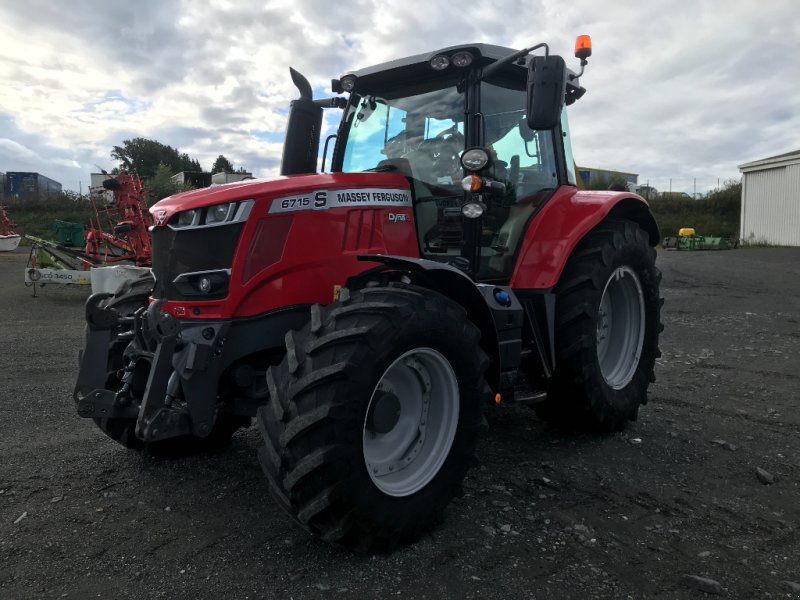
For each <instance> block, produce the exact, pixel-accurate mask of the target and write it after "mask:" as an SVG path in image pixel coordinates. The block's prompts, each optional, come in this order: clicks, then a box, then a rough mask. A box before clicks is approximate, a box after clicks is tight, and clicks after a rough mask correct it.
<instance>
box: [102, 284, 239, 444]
mask: <svg viewBox="0 0 800 600" xmlns="http://www.w3.org/2000/svg"><path fill="white" fill-rule="evenodd" d="M151 289H152V279H148V278H145V279H142V280H137V281H135V282H134V283H133V284H126V285H125V286H124V287H123V288H121V289H120V290H119V291H118V292H117V294H116V295H115V296H114V297H113V298H110V299H109V300H108V301H107V303H106V306H107V307H108V308H114V309H116V310H117V312H119V314H120V315H121V316H130V315H132V314H133V313H135V312H136V311H137V310H138V309H139V308H144V307H147V301H148V298H149V297H150V292H151ZM119 333H124V331H122V330H116V331H113V332H112V339H111V342H110V344H109V348H108V363H107V366H106V389H108V390H114V391H117V390H119V388H120V387H121V385H122V382H121V381H120V378H119V371H120V370H121V369H122V368H123V367H124V366H125V356H124V353H125V349H126V348H127V346H128V340H127V339H118V338H117V334H119ZM93 420H94V422H95V423H96V424H97V426H98V427H99V428H100V430H101V431H102V432H103V433H105V434H106V435H107V436H108V437H110V438H111V439H112V440H114V441H115V442H117V443H119V444H122V445H123V446H125V447H126V448H128V449H131V450H137V451H140V452H144V451H146V452H148V453H150V454H152V455H154V456H163V457H177V456H188V455H191V454H203V453H213V452H220V451H222V450H223V449H225V448H226V447H227V445H228V444H229V443H230V440H231V438H232V437H233V434H234V433H236V431H237V430H239V429H240V428H242V427H248V426H249V425H250V422H251V420H250V418H249V417H237V416H231V415H222V416H220V417H219V418H218V419H217V421H216V422H215V423H214V427H213V428H212V430H211V433H210V434H209V435H208V436H207V437H204V438H200V437H196V436H192V435H185V436H180V437H176V438H171V439H166V440H161V441H158V442H152V443H149V444H147V443H145V442H143V441H142V440H140V439H139V438H138V437H136V433H135V432H136V419H123V418H113V419H109V418H105V419H93Z"/></svg>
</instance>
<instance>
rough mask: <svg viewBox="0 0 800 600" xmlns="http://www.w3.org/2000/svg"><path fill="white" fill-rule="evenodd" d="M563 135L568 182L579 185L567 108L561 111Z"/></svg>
mask: <svg viewBox="0 0 800 600" xmlns="http://www.w3.org/2000/svg"><path fill="white" fill-rule="evenodd" d="M561 135H562V137H563V138H564V160H565V161H566V163H567V181H568V182H569V183H571V184H572V185H577V184H576V181H577V179H576V178H575V159H574V158H573V157H572V141H571V138H570V135H569V119H567V108H566V107H564V108H562V109H561Z"/></svg>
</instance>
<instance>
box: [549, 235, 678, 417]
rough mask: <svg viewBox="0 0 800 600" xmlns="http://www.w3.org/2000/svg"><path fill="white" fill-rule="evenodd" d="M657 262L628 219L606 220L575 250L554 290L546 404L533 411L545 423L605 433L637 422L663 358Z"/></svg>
mask: <svg viewBox="0 0 800 600" xmlns="http://www.w3.org/2000/svg"><path fill="white" fill-rule="evenodd" d="M655 257H656V252H655V249H654V248H652V247H651V246H650V244H649V238H648V236H647V234H646V233H645V232H644V231H643V230H642V229H640V228H639V226H638V225H637V224H636V223H634V222H632V221H627V220H624V221H623V220H620V221H615V220H608V221H604V222H603V223H601V224H600V225H599V226H598V227H596V228H595V229H594V230H592V231H591V232H589V233H588V234H587V235H586V237H585V238H584V239H583V240H582V241H581V242H580V243H579V244H578V246H577V247H576V248H575V250H574V251H573V253H572V255H571V256H570V258H569V260H568V261H567V264H566V266H565V267H564V271H563V273H562V276H561V278H560V280H559V282H558V284H557V285H556V287H555V293H556V317H555V351H556V367H555V371H554V373H553V377H552V378H551V379H550V380H549V381H548V388H547V399H546V400H545V401H544V402H542V403H539V404H536V405H534V409H535V410H536V412H537V414H538V415H539V416H540V417H542V418H544V419H545V420H548V421H552V422H555V423H556V424H558V425H561V426H566V427H571V428H577V429H583V430H591V431H602V432H611V431H619V430H621V429H622V428H624V427H625V425H626V424H627V422H628V421H632V420H636V417H637V415H638V411H639V405H641V404H646V403H647V388H648V386H649V384H650V383H651V382H654V381H655V374H654V371H653V369H654V366H655V361H656V358H658V357H659V356H661V352H660V351H659V348H658V336H659V333H660V332H661V331H662V330H663V328H664V327H663V325H662V324H661V305H662V304H663V299H662V298H661V296H660V293H659V284H660V282H661V272H660V271H659V270H658V269H657V268H656V266H655Z"/></svg>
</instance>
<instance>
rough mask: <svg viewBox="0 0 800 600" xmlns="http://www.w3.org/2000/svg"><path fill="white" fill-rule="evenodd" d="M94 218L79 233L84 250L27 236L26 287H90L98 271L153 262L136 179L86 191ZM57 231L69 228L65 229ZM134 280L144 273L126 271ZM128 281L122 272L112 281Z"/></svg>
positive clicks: (117, 179) (111, 180)
mask: <svg viewBox="0 0 800 600" xmlns="http://www.w3.org/2000/svg"><path fill="white" fill-rule="evenodd" d="M89 199H90V201H91V203H92V210H93V217H92V219H91V221H90V226H89V229H88V230H86V232H85V234H84V233H83V227H82V226H79V227H80V233H81V243H83V244H84V245H83V247H75V246H68V245H66V244H59V243H55V242H51V241H49V240H44V239H41V238H37V237H33V236H26V237H27V238H28V239H29V240H30V241H31V242H32V243H31V252H30V256H29V258H28V264H27V266H26V267H25V284H26V285H30V286H33V293H34V296H35V295H36V286H37V285H40V286H41V285H46V284H49V283H60V284H76V285H90V284H91V283H92V277H95V278H97V277H98V276H102V277H106V278H108V277H109V274H108V273H103V274H102V275H98V271H97V268H98V267H106V266H109V265H114V264H120V265H123V264H124V265H132V266H135V267H149V266H150V264H151V262H152V249H151V246H150V233H149V231H148V228H149V227H150V226H151V225H152V219H151V217H150V214H149V213H148V212H147V204H146V203H145V192H144V190H143V188H142V181H141V179H140V178H139V177H138V176H137V175H135V174H130V173H125V172H123V173H120V174H119V175H115V176H109V177H108V179H106V180H105V181H103V187H102V188H90V190H89ZM62 225H70V224H68V223H64V224H62ZM129 270H132V271H133V272H134V273H135V274H136V276H138V275H139V274H140V272H143V271H146V269H134V268H131V269H129ZM121 275H124V276H126V277H127V276H129V275H130V273H123V272H122V271H120V272H117V273H115V276H121Z"/></svg>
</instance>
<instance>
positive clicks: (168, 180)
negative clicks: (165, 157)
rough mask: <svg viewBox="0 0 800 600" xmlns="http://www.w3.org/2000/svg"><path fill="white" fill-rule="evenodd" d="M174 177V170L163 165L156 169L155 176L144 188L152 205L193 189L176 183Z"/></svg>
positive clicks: (150, 178) (149, 179)
mask: <svg viewBox="0 0 800 600" xmlns="http://www.w3.org/2000/svg"><path fill="white" fill-rule="evenodd" d="M172 175H173V171H172V168H171V167H169V166H167V165H165V164H164V163H161V164H159V165H158V167H156V170H155V173H154V174H153V176H152V177H149V178H147V180H146V181H145V184H144V188H145V190H147V194H148V196H149V197H150V204H153V203H155V202H158V201H159V200H161V199H162V198H166V197H167V196H172V194H177V193H178V192H185V191H186V190H190V189H192V187H191V186H187V185H184V184H183V183H178V182H176V181H175V180H174V179H172Z"/></svg>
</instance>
